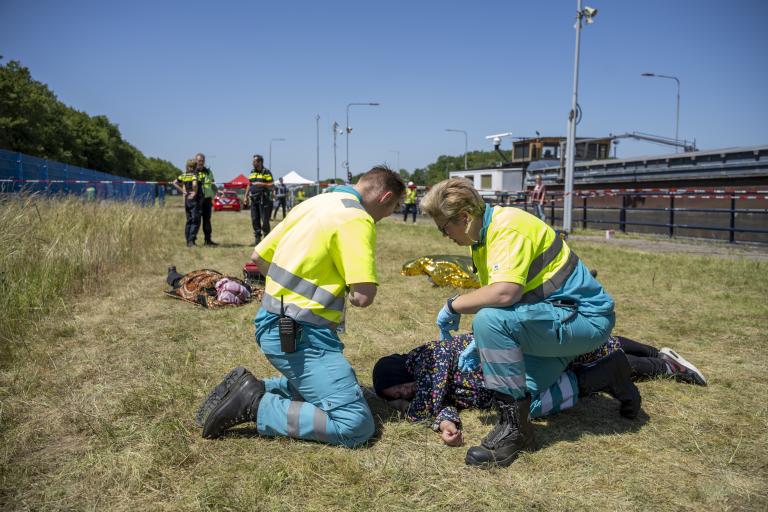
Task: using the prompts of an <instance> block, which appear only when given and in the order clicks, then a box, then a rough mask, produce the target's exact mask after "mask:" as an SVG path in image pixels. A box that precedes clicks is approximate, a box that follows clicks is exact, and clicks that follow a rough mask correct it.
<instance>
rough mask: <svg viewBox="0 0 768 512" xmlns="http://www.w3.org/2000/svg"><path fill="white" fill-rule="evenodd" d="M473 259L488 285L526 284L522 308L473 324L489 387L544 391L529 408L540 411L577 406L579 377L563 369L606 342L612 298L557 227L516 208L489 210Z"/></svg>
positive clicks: (491, 313)
mask: <svg viewBox="0 0 768 512" xmlns="http://www.w3.org/2000/svg"><path fill="white" fill-rule="evenodd" d="M472 259H473V261H474V264H475V267H476V268H477V273H478V277H479V279H480V282H481V284H482V285H483V286H485V285H489V284H492V283H497V282H509V283H516V284H519V285H521V286H523V296H522V298H521V300H520V301H519V302H518V303H516V304H514V305H512V306H509V307H506V308H490V307H486V308H483V309H481V310H480V311H478V312H477V314H476V315H475V318H474V320H473V322H472V327H473V330H474V333H475V340H476V343H477V347H478V352H479V354H480V361H481V363H482V368H483V374H484V378H485V383H486V386H487V387H488V388H489V389H493V390H496V391H499V392H501V393H504V394H505V395H511V396H512V397H514V398H515V399H522V398H523V397H524V396H525V394H526V392H530V393H531V395H534V396H536V395H537V394H539V393H541V398H540V399H541V400H543V402H540V403H538V404H536V403H533V404H532V408H536V407H539V408H540V409H541V411H542V412H550V411H552V409H553V408H554V409H555V410H556V409H559V408H567V407H569V406H571V405H573V403H574V402H575V401H576V399H577V397H578V385H577V383H576V378H575V376H573V374H565V375H563V371H564V370H565V368H566V366H567V365H568V363H569V362H570V361H571V360H572V359H573V358H574V357H576V356H577V355H579V354H583V353H586V352H589V351H591V350H594V349H596V348H597V347H598V346H600V345H601V344H603V343H605V341H606V340H607V339H608V336H609V335H610V333H611V329H612V328H613V325H614V322H615V315H614V312H613V306H614V304H613V299H612V298H611V297H610V295H608V293H607V292H605V290H603V288H602V286H601V285H600V283H599V282H598V281H597V280H596V279H595V278H594V277H592V275H591V274H590V273H589V270H587V268H586V266H585V265H584V264H583V263H582V262H581V261H580V260H579V258H578V256H576V254H575V253H574V252H573V251H572V250H571V248H570V247H569V246H568V245H567V244H566V243H565V242H564V241H563V240H562V239H561V238H560V237H559V236H557V234H556V233H555V232H554V230H553V229H552V228H550V227H549V226H547V225H546V224H545V223H544V222H542V221H541V220H539V219H538V218H536V217H534V216H533V215H531V214H529V213H527V212H524V211H523V210H520V209H518V208H504V207H500V206H496V207H491V206H486V210H485V213H484V215H483V225H482V229H481V231H480V240H479V241H478V242H477V243H476V244H474V245H473V246H472ZM554 384H557V386H553V385H554ZM550 386H552V388H551V389H548V388H550Z"/></svg>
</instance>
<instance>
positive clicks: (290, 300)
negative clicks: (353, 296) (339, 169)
mask: <svg viewBox="0 0 768 512" xmlns="http://www.w3.org/2000/svg"><path fill="white" fill-rule="evenodd" d="M375 247H376V227H375V225H374V222H373V218H372V217H371V216H370V215H369V214H368V212H366V211H365V208H364V207H363V205H362V204H360V201H359V199H358V197H357V196H356V195H355V194H354V193H350V192H344V191H336V192H330V193H328V194H321V195H318V196H315V197H313V198H311V199H308V200H306V201H303V202H302V203H301V204H299V205H297V206H296V207H294V208H293V209H292V210H291V211H290V213H289V214H288V216H287V217H286V218H285V219H284V220H283V221H282V222H281V223H280V224H278V225H277V226H276V227H275V228H274V229H273V230H272V231H271V232H270V233H269V235H267V237H266V238H264V240H262V241H261V243H260V244H259V245H257V246H256V252H257V253H258V255H259V257H260V258H262V259H264V260H265V261H268V262H269V263H270V265H269V271H268V273H267V279H266V284H265V288H264V298H263V300H262V303H261V305H262V307H263V308H264V309H266V310H267V311H269V312H270V313H275V314H280V298H281V297H282V299H283V304H284V308H285V314H286V315H288V316H290V317H291V318H293V319H294V320H297V321H300V322H307V323H310V324H313V325H318V326H321V327H328V328H335V327H336V326H337V325H338V324H339V322H340V321H341V319H342V316H343V311H344V304H345V300H346V293H347V290H348V286H349V285H350V284H354V283H378V279H377V277H376V259H375Z"/></svg>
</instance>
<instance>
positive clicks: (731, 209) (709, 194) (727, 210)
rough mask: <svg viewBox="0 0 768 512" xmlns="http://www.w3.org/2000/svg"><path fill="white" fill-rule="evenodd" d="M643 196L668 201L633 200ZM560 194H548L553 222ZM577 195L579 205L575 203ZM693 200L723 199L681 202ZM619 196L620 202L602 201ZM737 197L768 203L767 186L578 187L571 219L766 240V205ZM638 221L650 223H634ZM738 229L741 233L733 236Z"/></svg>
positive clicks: (585, 225)
mask: <svg viewBox="0 0 768 512" xmlns="http://www.w3.org/2000/svg"><path fill="white" fill-rule="evenodd" d="M594 198H600V200H599V201H600V203H603V204H599V205H596V204H592V205H590V200H592V201H595V199H594ZM606 198H608V199H606ZM611 198H613V200H612V199H611ZM647 198H652V199H654V200H655V201H654V202H655V203H660V202H666V204H665V205H663V206H662V205H657V206H644V205H642V206H638V205H636V203H637V202H645V199H647ZM562 199H563V196H562V194H547V200H546V208H545V212H546V213H547V214H548V215H547V221H548V222H549V223H550V224H551V225H552V226H556V225H560V224H561V223H562V211H563V207H562ZM579 200H580V205H579V206H577V204H578V201H579ZM697 200H706V201H707V202H710V203H711V202H716V203H723V207H712V208H704V207H690V206H680V202H681V201H685V203H686V204H688V203H691V202H694V201H697ZM619 201H620V204H618V205H614V204H605V203H611V202H619ZM737 201H741V202H749V203H753V204H755V203H756V204H757V205H763V206H768V191H764V190H758V191H754V190H751V191H747V190H738V191H729V192H726V191H721V190H714V191H713V190H698V191H691V190H683V191H658V190H654V191H649V192H642V191H640V192H638V191H613V192H611V193H609V194H595V193H586V194H584V193H581V194H579V193H577V197H576V198H574V208H573V224H574V225H581V227H582V228H583V229H587V228H589V227H594V226H600V227H601V229H602V228H616V229H618V230H619V231H621V232H623V233H628V232H629V231H630V230H633V231H635V232H643V233H655V234H666V235H667V236H669V237H674V236H687V237H693V238H709V239H722V240H727V241H728V242H729V243H736V242H756V243H768V207H763V208H747V207H741V208H739V207H737ZM515 206H518V207H521V208H523V209H524V210H526V211H532V210H533V205H532V204H531V203H529V202H527V201H526V202H524V203H517V204H515ZM681 217H683V219H681ZM640 227H642V228H648V229H645V230H640V229H632V228H640ZM722 233H725V234H727V235H726V237H727V238H726V237H723V236H718V234H722ZM737 234H740V235H741V236H738V237H737Z"/></svg>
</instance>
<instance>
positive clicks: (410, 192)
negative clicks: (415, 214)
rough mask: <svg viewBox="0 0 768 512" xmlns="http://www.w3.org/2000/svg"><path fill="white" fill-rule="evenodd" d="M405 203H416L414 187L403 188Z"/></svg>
mask: <svg viewBox="0 0 768 512" xmlns="http://www.w3.org/2000/svg"><path fill="white" fill-rule="evenodd" d="M405 204H416V189H415V188H407V189H405Z"/></svg>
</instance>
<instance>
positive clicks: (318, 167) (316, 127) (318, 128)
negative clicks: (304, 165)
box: [315, 114, 320, 195]
mask: <svg viewBox="0 0 768 512" xmlns="http://www.w3.org/2000/svg"><path fill="white" fill-rule="evenodd" d="M315 131H316V132H317V195H320V114H315Z"/></svg>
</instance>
